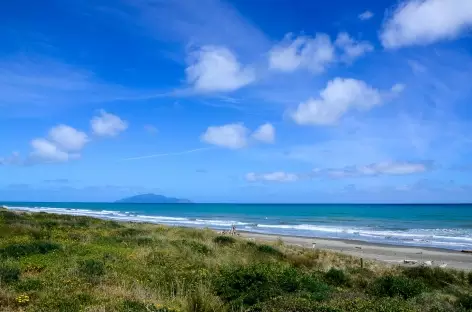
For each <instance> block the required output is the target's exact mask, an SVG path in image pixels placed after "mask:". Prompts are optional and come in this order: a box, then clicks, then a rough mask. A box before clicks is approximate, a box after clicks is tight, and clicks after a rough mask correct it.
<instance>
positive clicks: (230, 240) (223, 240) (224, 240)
mask: <svg viewBox="0 0 472 312" xmlns="http://www.w3.org/2000/svg"><path fill="white" fill-rule="evenodd" d="M213 241H214V242H215V243H217V244H220V245H231V244H234V243H236V240H235V239H234V237H231V236H224V235H220V236H216V237H215V238H214V239H213Z"/></svg>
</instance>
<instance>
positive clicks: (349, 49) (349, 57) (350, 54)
mask: <svg viewBox="0 0 472 312" xmlns="http://www.w3.org/2000/svg"><path fill="white" fill-rule="evenodd" d="M335 44H336V46H337V47H339V48H340V49H342V50H343V52H344V53H343V55H342V56H341V59H342V60H343V61H345V62H352V61H354V60H355V59H357V58H359V57H361V56H362V55H364V54H366V53H368V52H371V51H373V50H374V47H373V46H372V45H371V44H370V43H369V42H367V41H356V40H354V39H353V38H351V37H350V36H349V34H348V33H346V32H342V33H339V34H338V37H337V38H336V41H335Z"/></svg>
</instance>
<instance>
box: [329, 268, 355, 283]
mask: <svg viewBox="0 0 472 312" xmlns="http://www.w3.org/2000/svg"><path fill="white" fill-rule="evenodd" d="M325 280H326V281H327V282H328V284H330V285H333V286H344V285H348V284H349V281H350V280H349V276H348V275H347V274H346V273H344V271H343V270H339V269H335V268H331V269H330V270H329V271H328V272H326V273H325Z"/></svg>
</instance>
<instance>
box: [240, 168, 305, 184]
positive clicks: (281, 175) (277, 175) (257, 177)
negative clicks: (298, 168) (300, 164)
mask: <svg viewBox="0 0 472 312" xmlns="http://www.w3.org/2000/svg"><path fill="white" fill-rule="evenodd" d="M298 179H299V177H298V175H296V174H294V173H287V172H283V171H277V172H270V173H264V174H256V173H254V172H250V173H248V174H246V180H247V181H250V182H256V181H267V182H295V181H298Z"/></svg>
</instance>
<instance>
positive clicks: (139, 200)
mask: <svg viewBox="0 0 472 312" xmlns="http://www.w3.org/2000/svg"><path fill="white" fill-rule="evenodd" d="M115 203H124V204H191V203H192V202H191V201H190V200H188V199H182V198H173V197H166V196H163V195H156V194H141V195H135V196H131V197H126V198H123V199H120V200H117V201H116V202H115Z"/></svg>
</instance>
